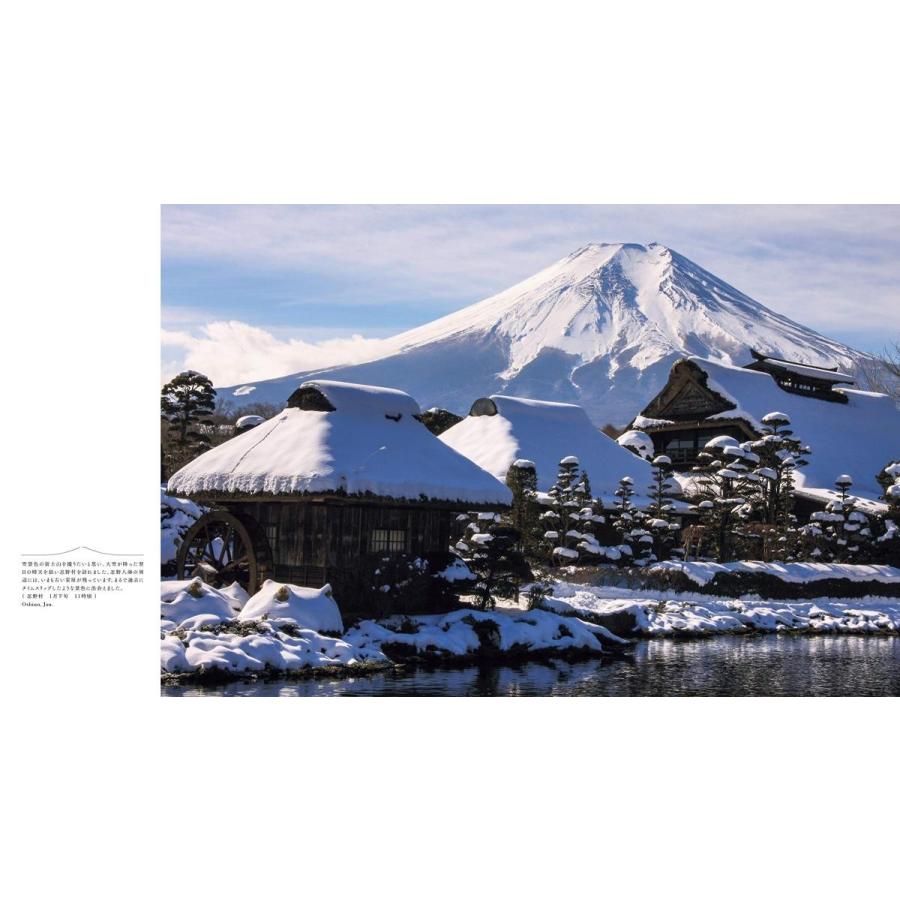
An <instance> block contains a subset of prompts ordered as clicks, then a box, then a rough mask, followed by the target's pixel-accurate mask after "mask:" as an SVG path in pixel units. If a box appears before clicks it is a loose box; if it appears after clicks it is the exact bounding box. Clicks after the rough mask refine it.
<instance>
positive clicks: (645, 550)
mask: <svg viewBox="0 0 900 900" xmlns="http://www.w3.org/2000/svg"><path fill="white" fill-rule="evenodd" d="M632 497H634V481H633V480H632V479H631V478H629V477H628V476H627V475H626V476H625V477H624V478H621V479H619V486H618V487H617V488H616V502H615V504H614V509H615V512H616V526H617V528H618V530H619V537H620V540H621V542H622V543H621V546H620V547H619V548H618V549H619V551H620V552H621V553H623V554H624V555H625V556H626V557H627V558H628V560H630V562H631V564H632V565H635V566H645V565H647V563H649V562H653V560H654V556H653V535H652V534H650V532H649V531H647V530H646V529H645V528H644V523H645V522H646V519H647V517H646V515H645V514H644V513H643V512H642V511H641V510H639V509H638V508H637V507H636V506H635V505H634V502H633V501H632Z"/></svg>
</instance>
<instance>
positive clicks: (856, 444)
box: [631, 355, 900, 500]
mask: <svg viewBox="0 0 900 900" xmlns="http://www.w3.org/2000/svg"><path fill="white" fill-rule="evenodd" d="M757 356H758V355H757ZM848 379H849V376H847V375H846V374H844V373H841V372H838V371H836V370H831V369H818V368H816V367H813V366H806V365H802V364H800V363H790V362H787V361H785V360H772V359H770V358H768V357H760V358H758V359H756V360H755V361H754V362H753V363H751V364H750V365H749V366H747V367H744V368H742V367H739V366H731V365H726V364H725V363H720V362H714V361H713V360H709V359H702V358H700V357H696V356H691V357H687V358H686V359H682V360H679V361H678V362H676V363H675V365H674V366H673V367H672V370H671V372H670V374H669V380H668V382H667V384H666V386H665V387H664V388H663V389H662V391H660V393H659V394H657V396H656V397H654V398H653V400H651V401H650V403H649V404H648V405H647V407H646V408H645V409H644V410H643V412H642V413H641V415H639V416H637V418H635V420H634V422H633V423H632V425H631V427H632V428H636V429H640V430H641V431H644V432H647V433H648V434H649V435H650V436H651V438H652V439H653V442H654V445H655V450H656V452H657V453H665V454H667V455H668V456H670V457H671V458H672V460H673V462H674V463H675V464H676V465H680V466H682V467H689V466H690V465H692V464H693V462H694V460H695V459H696V455H697V453H698V452H699V450H701V449H702V448H703V446H704V444H705V443H706V442H707V441H708V440H710V439H711V438H712V437H714V436H716V435H720V434H728V435H730V436H732V437H734V438H736V439H737V440H740V441H745V440H751V439H754V438H756V437H758V436H759V433H760V429H761V427H762V421H761V420H762V417H763V416H765V415H766V414H768V413H771V412H781V413H784V414H785V415H787V416H788V418H789V419H790V420H791V429H792V430H793V432H794V434H795V436H796V437H798V438H799V439H800V440H802V441H803V442H804V443H805V444H809V446H810V448H811V450H812V453H811V454H810V455H809V456H808V457H807V463H808V464H807V465H806V466H804V467H803V468H802V469H799V470H798V471H797V474H796V479H797V483H798V485H799V487H800V489H801V492H803V493H806V494H807V495H809V496H815V495H816V494H821V495H822V497H823V499H824V498H827V496H828V493H827V492H828V491H829V490H830V489H831V488H832V487H833V485H834V480H835V478H837V477H838V476H839V475H842V474H848V475H850V476H851V478H852V479H853V492H854V494H857V495H858V496H860V497H862V498H863V499H870V500H872V499H875V498H877V497H878V496H879V495H880V494H881V487H880V485H879V484H878V482H877V481H876V475H878V473H879V472H880V471H881V469H882V468H883V467H884V466H885V465H886V463H888V462H889V461H890V460H891V459H895V458H896V457H897V455H898V453H900V410H898V409H897V407H896V406H895V405H894V402H893V401H892V400H891V398H890V397H888V396H886V395H884V394H875V393H870V392H868V391H859V390H853V389H851V388H847V387H842V386H839V385H840V384H842V383H846V381H847V380H848Z"/></svg>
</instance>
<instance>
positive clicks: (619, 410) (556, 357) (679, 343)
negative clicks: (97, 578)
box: [225, 243, 863, 423]
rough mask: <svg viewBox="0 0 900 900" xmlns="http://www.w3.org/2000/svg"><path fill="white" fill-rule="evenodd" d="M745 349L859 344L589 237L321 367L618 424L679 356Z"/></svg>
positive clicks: (261, 386)
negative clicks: (350, 358) (341, 362)
mask: <svg viewBox="0 0 900 900" xmlns="http://www.w3.org/2000/svg"><path fill="white" fill-rule="evenodd" d="M751 349H754V350H758V351H761V352H763V353H765V354H767V355H773V356H779V357H783V358H788V359H793V360H796V361H799V362H804V363H809V364H812V365H818V366H835V365H836V366H839V367H840V368H842V369H844V368H847V367H849V368H851V369H852V368H853V366H854V363H855V361H856V360H857V359H858V358H859V357H861V356H863V354H860V353H858V352H857V351H854V350H853V349H851V348H850V347H847V346H845V345H843V344H840V343H838V342H836V341H832V340H830V339H828V338H826V337H823V336H822V335H820V334H818V333H817V332H815V331H812V330H811V329H808V328H805V327H804V326H802V325H799V324H798V323H796V322H793V321H791V320H790V319H788V318H786V317H785V316H782V315H780V314H778V313H775V312H773V311H772V310H770V309H768V308H767V307H765V306H763V305H762V304H761V303H758V302H757V301H755V300H753V299H751V298H750V297H748V296H747V295H746V294H743V293H741V292H740V291H738V290H736V289H735V288H733V287H731V286H730V285H729V284H727V283H726V282H724V281H722V280H721V279H720V278H717V277H716V276H715V275H713V274H712V273H711V272H708V271H706V270H705V269H703V268H701V267H700V266H698V265H697V264H696V263H693V262H692V261H691V260H689V259H687V258H686V257H684V256H682V255H681V254H680V253H677V252H676V251H674V250H671V249H670V248H668V247H665V246H663V245H662V244H657V243H650V244H634V243H590V244H586V245H585V246H584V247H581V248H579V249H578V250H576V251H574V252H573V253H571V254H569V255H568V256H566V257H564V258H563V259H560V260H558V261H557V262H555V263H553V264H552V265H550V266H548V267H547V268H545V269H542V270H541V271H540V272H537V273H536V274H535V275H532V276H531V277H529V278H526V279H525V280H524V281H521V282H519V283H518V284H516V285H513V286H512V287H510V288H507V289H506V290H504V291H501V292H500V293H498V294H495V295H494V296H492V297H489V298H487V299H486V300H482V301H481V302H479V303H475V304H473V305H471V306H468V307H466V308H464V309H461V310H459V311H458V312H455V313H451V314H450V315H448V316H444V317H443V318H440V319H437V320H435V321H434V322H430V323H428V324H427V325H423V326H420V327H419V328H414V329H412V330H410V331H406V332H404V333H402V334H399V335H397V336H396V337H395V338H393V339H391V340H390V341H389V342H387V345H386V349H385V352H384V354H383V355H382V356H381V357H380V358H379V359H377V360H374V361H371V362H367V363H363V364H359V365H353V366H340V367H335V368H334V369H330V370H328V373H329V377H333V378H337V379H340V380H345V381H356V382H363V383H370V384H381V385H386V386H390V387H398V388H401V389H403V390H405V391H408V392H410V393H411V394H412V395H413V396H415V397H416V399H417V400H419V402H420V403H421V404H422V405H423V406H435V405H437V406H444V407H447V408H450V409H454V410H456V411H458V412H466V411H467V410H468V407H469V405H470V404H471V402H472V401H473V400H474V399H475V398H476V397H478V396H485V395H488V394H491V393H505V394H512V395H520V396H528V397H532V398H534V399H540V400H566V401H570V402H571V401H574V402H578V403H581V404H583V405H584V406H585V408H586V409H587V410H588V412H589V414H590V415H591V416H592V417H593V418H594V420H595V421H597V422H599V423H603V422H607V421H612V422H616V423H624V422H626V421H628V420H629V419H630V418H631V417H632V416H633V415H634V414H635V413H637V412H639V411H640V409H641V408H642V407H643V405H644V404H645V403H646V402H647V401H648V400H649V399H650V398H651V397H652V396H653V395H654V394H655V393H656V392H657V391H658V390H659V389H660V387H661V386H662V384H663V383H664V381H665V377H666V374H667V373H668V370H669V368H670V366H671V365H672V363H673V362H674V361H675V359H677V358H678V357H679V356H682V355H685V354H687V355H694V356H702V357H707V358H710V359H714V360H718V361H720V362H725V363H732V364H739V365H740V364H743V363H746V362H749V361H750V359H751V355H750V350H751ZM310 374H312V373H310V372H302V373H297V375H294V376H288V377H287V378H281V379H273V380H270V381H266V382H257V383H256V384H254V385H242V386H239V387H238V388H227V389H225V392H226V395H228V396H229V398H230V399H232V400H234V401H238V402H240V401H243V402H245V403H246V402H253V401H266V402H272V403H281V402H283V401H284V400H285V399H286V397H287V396H288V395H289V394H290V392H291V389H292V388H291V385H296V384H297V383H298V380H303V379H304V378H306V377H308V376H309V375H310ZM315 374H320V373H318V372H317V373H315ZM247 388H253V390H249V391H248V390H247ZM236 389H238V390H242V391H243V393H242V394H239V395H237V396H235V395H234V391H235V390H236Z"/></svg>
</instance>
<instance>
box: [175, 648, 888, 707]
mask: <svg viewBox="0 0 900 900" xmlns="http://www.w3.org/2000/svg"><path fill="white" fill-rule="evenodd" d="M162 693H163V696H167V697H187V696H194V697H197V696H204V697H205V696H228V697H339V696H343V697H373V696H374V697H398V696H402V697H498V696H499V697H546V696H559V697H565V696H582V697H659V696H663V697H665V696H676V697H696V696H708V697H713V696H714V697H720V696H779V697H796V696H823V697H826V696H827V697H844V696H898V695H900V638H896V637H872V636H865V637H864V636H855V635H846V636H811V637H807V636H790V635H760V636H752V637H739V636H722V637H715V638H706V639H703V640H693V641H684V640H682V641H677V640H653V641H643V642H641V643H639V644H637V645H636V646H635V648H634V656H633V658H631V659H615V660H611V661H603V662H600V661H597V660H592V661H589V662H579V663H563V662H557V663H553V664H546V663H527V664H523V665H518V666H496V665H491V666H467V667H465V668H458V669H423V668H418V669H404V670H398V671H390V672H382V673H377V674H373V675H368V676H365V677H359V678H342V679H309V680H305V681H290V682H288V681H265V682H264V681H260V682H249V681H245V682H234V683H231V684H227V685H222V686H217V687H212V688H201V687H197V686H194V685H187V686H180V685H177V686H173V685H167V686H164V687H163V689H162Z"/></svg>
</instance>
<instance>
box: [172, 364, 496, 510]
mask: <svg viewBox="0 0 900 900" xmlns="http://www.w3.org/2000/svg"><path fill="white" fill-rule="evenodd" d="M418 413H419V405H418V404H417V403H416V401H415V400H413V398H412V397H410V396H409V394H405V393H403V392H402V391H397V390H393V389H391V388H381V387H372V386H369V385H361V384H347V383H343V382H338V381H318V380H317V381H308V382H305V383H304V384H302V385H301V386H300V387H299V388H298V389H297V390H296V391H295V392H294V393H293V394H292V395H291V398H290V399H289V401H288V406H287V408H286V409H285V410H283V411H282V412H280V413H278V415H276V416H273V417H272V418H271V419H268V420H267V421H265V422H263V423H262V424H261V425H257V426H256V427H255V428H252V429H250V430H249V431H246V432H244V433H243V434H239V435H237V436H236V437H233V438H232V439H231V440H229V441H226V442H225V443H224V444H220V445H219V446H218V447H214V448H213V449H212V450H209V451H207V452H206V453H204V454H203V455H202V456H199V457H198V458H197V459H195V460H193V461H192V462H190V463H188V464H187V465H186V466H185V467H184V468H182V469H180V470H179V471H178V472H176V473H175V474H174V475H173V476H172V477H171V478H170V479H169V491H170V492H171V493H173V494H179V495H182V496H185V495H188V496H190V495H203V494H221V493H224V494H235V493H239V494H269V495H280V494H297V493H323V492H331V491H343V492H346V493H347V494H364V493H370V494H374V495H376V496H380V497H390V498H396V499H408V500H419V499H429V500H449V501H461V502H465V503H472V504H481V503H486V504H495V503H500V504H505V503H509V502H510V492H509V490H508V489H507V488H506V487H505V486H504V485H500V484H497V481H496V480H495V479H494V478H492V477H491V476H490V475H489V474H488V473H487V472H485V471H484V470H482V469H480V468H478V466H477V465H475V464H473V463H472V462H471V461H470V460H468V459H466V458H465V457H464V456H461V455H460V454H458V453H456V452H454V451H453V450H451V449H450V448H449V447H448V446H446V445H445V444H443V443H441V441H439V440H438V439H437V438H436V437H435V436H434V435H433V434H432V433H431V432H430V431H429V430H428V429H427V428H426V427H425V426H424V425H423V424H422V423H421V422H419V421H418V420H417V419H416V418H415V416H416V415H418Z"/></svg>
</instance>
